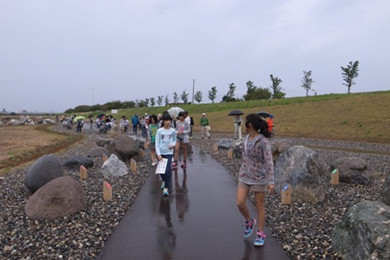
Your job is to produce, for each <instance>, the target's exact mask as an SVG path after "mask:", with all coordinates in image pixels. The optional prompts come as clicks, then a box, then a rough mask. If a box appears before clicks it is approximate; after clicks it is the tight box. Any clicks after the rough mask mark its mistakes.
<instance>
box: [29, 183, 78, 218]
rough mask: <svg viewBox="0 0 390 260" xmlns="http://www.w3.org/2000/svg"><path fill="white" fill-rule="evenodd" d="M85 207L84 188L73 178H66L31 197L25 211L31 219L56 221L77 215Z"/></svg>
mask: <svg viewBox="0 0 390 260" xmlns="http://www.w3.org/2000/svg"><path fill="white" fill-rule="evenodd" d="M85 206H86V200H85V194H84V190H83V187H82V186H81V185H80V183H79V182H78V181H76V180H74V179H73V178H72V177H70V176H64V177H59V178H57V179H55V180H52V181H50V182H48V183H47V184H46V185H44V186H43V187H42V188H40V189H39V190H38V191H37V192H36V193H34V194H33V195H32V196H30V198H29V200H28V201H27V204H26V207H25V211H26V214H27V216H28V217H29V218H30V219H55V218H60V217H64V216H70V215H72V214H74V213H77V212H79V211H80V210H83V209H84V208H85Z"/></svg>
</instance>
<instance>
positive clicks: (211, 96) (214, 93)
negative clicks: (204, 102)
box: [209, 86, 217, 103]
mask: <svg viewBox="0 0 390 260" xmlns="http://www.w3.org/2000/svg"><path fill="white" fill-rule="evenodd" d="M216 97H217V87H216V86H214V87H212V88H211V90H209V99H210V100H211V102H212V103H214V100H215V98H216Z"/></svg>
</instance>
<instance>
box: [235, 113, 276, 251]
mask: <svg viewBox="0 0 390 260" xmlns="http://www.w3.org/2000/svg"><path fill="white" fill-rule="evenodd" d="M245 127H246V131H247V134H248V135H247V136H246V137H245V139H244V142H243V146H242V164H241V167H240V171H239V178H238V188H237V207H238V209H239V210H240V212H241V214H242V215H243V216H244V218H245V231H244V237H249V236H250V235H251V234H252V230H253V228H254V226H255V224H256V219H255V218H252V217H251V216H250V214H249V210H248V208H247V206H246V199H247V197H248V193H249V192H254V195H255V201H256V208H257V223H258V226H259V229H258V231H257V234H256V239H255V241H254V245H255V246H263V245H264V241H265V234H264V226H265V203H264V195H265V192H266V191H267V188H268V192H269V193H272V192H273V191H274V188H275V186H274V164H273V160H272V153H271V147H270V145H269V143H268V140H267V138H269V137H270V136H271V134H270V132H269V131H268V125H267V122H266V121H264V120H263V119H260V117H259V116H258V115H256V114H249V115H248V116H247V117H246V123H245ZM266 137H267V138H266Z"/></svg>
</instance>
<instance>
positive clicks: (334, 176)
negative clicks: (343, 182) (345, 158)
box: [330, 168, 340, 185]
mask: <svg viewBox="0 0 390 260" xmlns="http://www.w3.org/2000/svg"><path fill="white" fill-rule="evenodd" d="M339 176H340V173H339V169H337V168H336V169H334V170H333V171H332V173H331V174H330V184H332V185H338V184H339Z"/></svg>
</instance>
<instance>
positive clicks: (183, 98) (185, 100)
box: [180, 90, 189, 104]
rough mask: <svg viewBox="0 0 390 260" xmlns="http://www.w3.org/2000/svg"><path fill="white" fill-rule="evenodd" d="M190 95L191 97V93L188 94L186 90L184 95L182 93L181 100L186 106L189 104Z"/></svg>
mask: <svg viewBox="0 0 390 260" xmlns="http://www.w3.org/2000/svg"><path fill="white" fill-rule="evenodd" d="M188 95H189V93H187V91H186V90H184V91H183V93H181V95H180V98H181V100H183V102H184V104H187V103H188Z"/></svg>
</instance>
